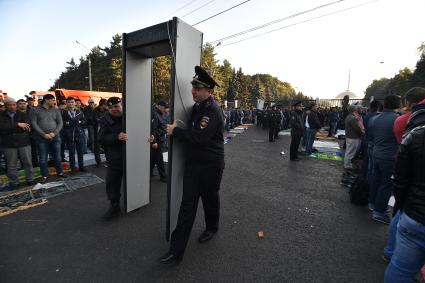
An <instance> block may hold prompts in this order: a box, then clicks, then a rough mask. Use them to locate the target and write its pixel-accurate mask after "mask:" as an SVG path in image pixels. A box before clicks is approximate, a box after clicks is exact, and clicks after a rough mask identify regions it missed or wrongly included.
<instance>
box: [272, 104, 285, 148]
mask: <svg viewBox="0 0 425 283" xmlns="http://www.w3.org/2000/svg"><path fill="white" fill-rule="evenodd" d="M269 121H270V122H269V126H270V128H269V142H274V140H275V138H276V136H277V135H278V133H279V129H280V123H281V122H282V119H281V115H280V112H279V111H278V110H277V108H276V105H273V106H272V109H271V110H270V112H269Z"/></svg>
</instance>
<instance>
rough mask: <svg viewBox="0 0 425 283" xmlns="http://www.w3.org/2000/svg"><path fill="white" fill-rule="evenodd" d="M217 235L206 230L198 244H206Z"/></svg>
mask: <svg viewBox="0 0 425 283" xmlns="http://www.w3.org/2000/svg"><path fill="white" fill-rule="evenodd" d="M215 233H216V232H215V231H210V230H205V231H204V232H203V233H202V234H201V236H199V238H198V242H199V243H205V242H207V241H209V240H211V239H212V238H213V237H214V235H215Z"/></svg>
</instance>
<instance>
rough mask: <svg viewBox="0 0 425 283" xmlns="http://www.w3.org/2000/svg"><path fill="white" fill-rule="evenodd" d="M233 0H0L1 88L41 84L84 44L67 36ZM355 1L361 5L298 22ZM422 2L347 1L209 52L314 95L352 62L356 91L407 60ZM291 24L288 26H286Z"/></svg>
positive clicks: (217, 22)
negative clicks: (214, 52)
mask: <svg viewBox="0 0 425 283" xmlns="http://www.w3.org/2000/svg"><path fill="white" fill-rule="evenodd" d="M240 2H243V1H242V0H176V1H170V0H157V1H144V0H139V1H136V0H134V1H132V0H121V1H110V0H106V1H105V0H102V1H99V0H92V1H83V0H74V1H72V0H69V1H66V0H56V1H53V0H51V1H48V0H0V13H1V19H2V24H1V25H0V38H1V42H2V44H1V47H0V90H3V91H4V92H8V93H9V94H10V95H12V96H13V97H16V98H20V97H23V95H24V94H27V93H28V92H29V91H30V90H47V89H48V88H49V86H51V85H52V84H53V80H54V79H55V78H57V77H58V76H59V74H60V73H61V72H62V71H63V70H64V69H65V66H66V63H65V62H66V61H69V59H70V58H71V57H74V58H76V59H78V58H80V57H81V56H85V55H86V54H87V53H88V51H87V50H85V49H84V48H83V47H82V46H80V45H77V44H76V43H75V40H78V41H80V42H81V43H83V44H85V45H86V46H88V47H89V48H92V47H94V46H96V45H100V46H105V45H108V44H109V41H110V40H111V38H112V35H114V34H116V33H120V34H121V33H123V32H131V31H134V30H138V29H141V28H145V27H148V26H151V25H154V24H157V23H160V22H163V21H166V20H168V19H171V17H172V16H178V17H183V16H184V15H186V14H188V13H190V12H191V11H193V10H195V9H197V8H199V7H201V6H203V5H205V4H206V6H205V7H203V8H201V9H199V10H197V11H195V12H193V13H191V14H190V15H188V16H185V17H183V18H182V19H183V20H184V21H186V22H187V23H189V24H195V23H197V22H198V21H200V20H203V19H205V18H207V17H209V16H211V15H213V14H215V13H218V12H220V11H222V10H225V9H227V8H230V7H232V6H234V5H236V4H238V3H240ZM330 2H334V1H332V0H328V1H322V0H251V1H249V2H247V3H246V4H243V5H241V6H240V7H237V8H235V9H233V10H231V11H229V12H226V13H224V14H222V15H220V16H217V17H215V18H213V19H211V20H208V21H206V22H204V23H201V24H199V25H196V28H197V29H199V30H200V31H202V32H203V33H204V43H205V42H210V41H214V40H217V39H220V38H223V37H225V36H228V35H231V34H234V33H237V32H240V31H243V30H246V29H249V28H252V27H255V26H258V25H262V24H264V23H267V22H270V21H273V20H277V19H281V18H284V17H286V16H290V15H293V14H295V13H298V12H302V11H305V10H308V9H311V8H314V7H317V6H320V5H323V4H326V3H330ZM363 3H369V4H366V5H363V6H360V7H357V8H353V9H351V10H347V11H344V12H340V13H336V14H333V15H329V16H324V17H321V18H319V19H316V20H311V21H307V22H304V23H300V22H302V21H306V20H310V19H312V18H315V17H320V16H322V15H325V14H329V13H332V12H335V11H339V10H343V9H347V8H350V7H353V6H357V5H359V4H363ZM186 4H189V5H186ZM183 6H186V7H184V8H182V7H183ZM179 8H182V9H179ZM178 9H179V10H178ZM176 10H178V11H177V12H175V11H176ZM423 11H425V1H424V0H404V1H401V0H379V1H375V2H371V1H367V0H345V1H341V2H340V3H337V4H334V5H332V6H329V7H326V8H323V9H318V10H316V11H314V12H311V13H307V14H304V15H301V16H298V17H294V18H292V19H290V20H285V21H282V22H280V23H277V24H274V25H271V26H269V27H267V28H263V29H260V30H258V31H256V32H254V33H249V34H246V35H245V36H241V37H236V38H234V39H231V40H228V41H223V42H222V43H221V45H220V46H218V47H217V49H216V51H217V58H218V59H220V60H223V59H228V60H229V61H230V62H231V63H232V65H233V66H234V67H236V68H239V67H241V68H242V70H243V71H244V73H245V74H255V73H269V74H271V75H273V76H276V77H278V78H279V79H281V80H284V81H287V82H289V83H291V85H292V86H294V87H296V90H298V91H302V92H303V93H304V94H306V95H309V96H312V97H321V98H334V97H335V96H336V95H337V94H339V93H340V92H343V91H345V90H346V89H347V81H348V71H349V70H351V85H350V90H351V91H353V92H355V93H357V94H358V95H359V96H363V95H364V91H365V89H366V87H367V86H368V85H369V84H370V83H371V82H372V80H373V79H377V78H381V77H390V76H393V75H394V74H396V73H397V72H398V70H399V69H402V68H404V67H409V68H414V66H415V64H416V61H417V60H418V59H419V55H418V53H417V47H418V46H419V45H420V44H421V43H422V42H424V41H425V32H424V31H423V27H424V23H423ZM296 23H299V24H296ZM292 24H296V25H293V26H290V27H287V28H284V27H285V26H288V25H292ZM279 28H282V29H280V30H278V31H275V32H271V33H269V34H266V35H263V36H258V37H256V38H253V39H250V40H246V41H242V42H239V43H237V44H233V45H228V46H225V45H226V44H229V43H232V42H235V41H239V40H242V39H244V38H247V37H252V36H254V35H257V34H261V33H264V32H267V31H271V30H274V29H279ZM77 61H78V60H77ZM380 62H383V63H380Z"/></svg>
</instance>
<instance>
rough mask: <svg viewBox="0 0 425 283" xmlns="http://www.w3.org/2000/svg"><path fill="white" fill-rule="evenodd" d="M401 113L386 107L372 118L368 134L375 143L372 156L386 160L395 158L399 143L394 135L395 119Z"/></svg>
mask: <svg viewBox="0 0 425 283" xmlns="http://www.w3.org/2000/svg"><path fill="white" fill-rule="evenodd" d="M398 116H399V115H398V114H397V113H396V112H394V111H392V110H387V109H384V111H383V112H382V113H381V114H379V115H378V116H376V117H374V118H373V119H371V120H370V122H369V125H368V136H369V138H370V140H371V142H372V144H373V150H372V156H373V157H375V158H379V159H384V160H395V157H396V154H397V148H398V143H397V140H396V137H395V136H394V132H393V126H394V121H395V119H397V117H398Z"/></svg>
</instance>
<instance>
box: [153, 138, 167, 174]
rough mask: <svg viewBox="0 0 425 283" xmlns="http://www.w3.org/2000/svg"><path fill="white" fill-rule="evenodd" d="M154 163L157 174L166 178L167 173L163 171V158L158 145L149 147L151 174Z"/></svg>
mask: <svg viewBox="0 0 425 283" xmlns="http://www.w3.org/2000/svg"><path fill="white" fill-rule="evenodd" d="M155 165H156V166H157V168H158V173H159V176H160V177H161V178H166V177H167V173H165V167H164V158H163V155H162V150H161V147H160V146H158V148H151V175H152V170H153V168H154V167H155Z"/></svg>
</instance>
